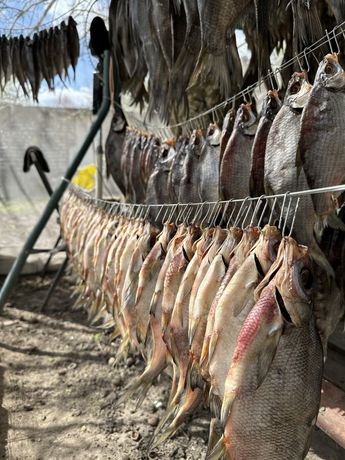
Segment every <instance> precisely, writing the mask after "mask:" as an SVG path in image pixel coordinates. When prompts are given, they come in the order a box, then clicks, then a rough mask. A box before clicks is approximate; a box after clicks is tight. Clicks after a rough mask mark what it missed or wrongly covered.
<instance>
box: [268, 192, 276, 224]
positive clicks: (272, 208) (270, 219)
mask: <svg viewBox="0 0 345 460" xmlns="http://www.w3.org/2000/svg"><path fill="white" fill-rule="evenodd" d="M276 203H277V197H275V198H274V201H273V206H272V207H271V213H270V217H269V219H268V225H271V221H272V218H273V212H274V208H275V207H276Z"/></svg>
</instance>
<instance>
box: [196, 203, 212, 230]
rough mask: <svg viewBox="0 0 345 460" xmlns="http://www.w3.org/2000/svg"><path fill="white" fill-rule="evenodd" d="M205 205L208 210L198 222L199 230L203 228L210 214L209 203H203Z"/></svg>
mask: <svg viewBox="0 0 345 460" xmlns="http://www.w3.org/2000/svg"><path fill="white" fill-rule="evenodd" d="M205 204H208V209H207V213H206V214H205V216H204V217H203V219H202V220H201V222H200V225H199V227H200V228H205V227H204V223H205V222H206V221H207V218H208V216H209V214H210V211H211V209H212V208H211V203H210V202H209V201H205Z"/></svg>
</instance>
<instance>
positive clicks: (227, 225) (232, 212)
mask: <svg viewBox="0 0 345 460" xmlns="http://www.w3.org/2000/svg"><path fill="white" fill-rule="evenodd" d="M232 202H233V199H231V200H230V201H229V204H230V203H232ZM236 208H237V202H235V206H234V208H233V210H232V211H231V214H230V217H229V219H228V220H227V222H226V228H229V225H230V222H231V220H232V216H233V215H234V212H235V209H236ZM234 227H235V225H234Z"/></svg>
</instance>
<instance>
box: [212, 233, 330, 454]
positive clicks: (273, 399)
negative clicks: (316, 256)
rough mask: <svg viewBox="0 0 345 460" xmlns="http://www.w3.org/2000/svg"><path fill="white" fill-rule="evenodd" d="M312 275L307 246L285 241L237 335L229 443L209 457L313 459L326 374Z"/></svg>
mask: <svg viewBox="0 0 345 460" xmlns="http://www.w3.org/2000/svg"><path fill="white" fill-rule="evenodd" d="M280 259H281V260H280ZM277 270H278V271H277ZM310 270H311V262H310V259H309V257H308V251H307V248H306V247H303V246H299V245H297V243H296V242H295V241H294V240H292V238H285V239H284V240H283V241H282V243H281V248H280V250H279V253H278V257H277V263H276V264H274V265H273V266H272V267H271V270H270V271H269V273H268V274H267V276H266V279H265V280H264V281H263V282H262V285H261V286H259V288H258V294H260V298H259V299H258V302H257V303H256V305H255V306H254V307H253V309H252V311H251V312H250V314H249V315H248V317H247V319H246V321H245V323H244V325H243V327H242V329H241V332H240V335H239V337H238V341H237V347H236V350H235V353H234V356H233V360H232V364H231V367H230V369H229V373H228V376H227V381H226V387H225V396H224V401H223V407H222V416H223V421H224V423H225V429H224V437H223V438H222V439H221V440H220V441H219V443H218V445H217V446H216V448H215V449H214V451H213V454H212V455H211V456H210V457H209V458H210V459H212V460H215V459H218V458H220V457H221V456H222V455H223V453H225V452H227V454H228V455H229V456H230V457H236V458H238V459H243V460H244V459H254V458H258V455H260V456H261V457H262V458H272V459H278V458H282V457H281V456H282V455H283V457H284V458H288V459H294V458H304V456H305V455H306V453H307V451H308V448H309V444H310V435H311V430H312V429H313V425H314V423H315V421H316V416H317V412H318V406H319V400H320V388H321V376H322V348H321V343H320V339H319V337H318V334H317V332H316V329H315V324H314V321H313V318H312V316H311V306H312V300H311V293H312V277H311V271H310ZM292 271H294V273H295V276H287V273H289V272H292ZM274 272H275V276H274V277H273V279H272V280H271V281H270V279H271V278H272V276H273V275H274ZM263 286H264V287H263ZM283 324H285V328H284V332H283ZM302 382H303V384H302ZM282 390H283V391H282ZM292 395H293V396H292ZM297 400H298V403H297ZM295 403H296V404H297V405H294V404H295ZM254 407H255V410H254V412H253V408H254ZM301 407H303V411H302V412H301V409H300V408H301ZM250 414H251V415H250ZM272 414H273V415H272ZM283 414H284V415H283ZM249 417H250V419H249ZM249 431H250V435H249ZM278 446H279V447H278ZM258 453H259V454H258Z"/></svg>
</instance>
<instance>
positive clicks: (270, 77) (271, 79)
mask: <svg viewBox="0 0 345 460" xmlns="http://www.w3.org/2000/svg"><path fill="white" fill-rule="evenodd" d="M267 72H268V78H269V81H270V85H271V88H272V91H274V89H275V88H274V84H273V78H272V71H271V70H270V69H268V70H267Z"/></svg>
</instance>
